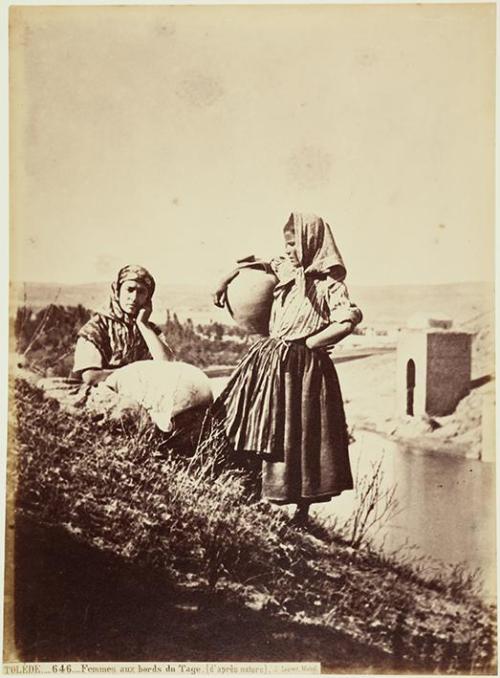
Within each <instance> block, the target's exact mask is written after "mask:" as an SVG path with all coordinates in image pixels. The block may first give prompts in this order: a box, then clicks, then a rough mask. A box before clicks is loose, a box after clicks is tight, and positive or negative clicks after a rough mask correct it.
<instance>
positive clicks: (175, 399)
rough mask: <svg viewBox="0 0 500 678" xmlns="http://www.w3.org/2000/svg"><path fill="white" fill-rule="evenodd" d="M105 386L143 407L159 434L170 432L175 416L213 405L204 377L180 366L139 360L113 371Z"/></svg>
mask: <svg viewBox="0 0 500 678" xmlns="http://www.w3.org/2000/svg"><path fill="white" fill-rule="evenodd" d="M104 383H105V385H106V386H107V387H108V388H111V389H112V390H113V391H115V392H116V393H118V394H119V395H120V396H122V397H124V398H125V399H127V400H134V401H135V402H137V403H138V404H139V405H141V406H142V407H144V409H145V410H147V412H148V413H149V416H150V417H151V419H152V420H153V421H154V423H155V424H156V425H157V426H158V428H159V429H161V430H162V431H170V430H171V429H172V417H174V416H175V415H176V414H179V413H180V412H184V411H185V410H188V409H191V408H192V407H197V406H199V405H210V404H211V403H212V401H213V395H212V389H211V387H210V380H209V378H208V377H207V375H206V374H205V373H204V372H203V371H202V370H200V369H199V368H198V367H195V366H194V365H189V364H188V363H182V362H167V361H163V360H141V361H138V362H135V363H131V364H130V365H125V366H124V367H120V368H119V369H117V370H114V372H112V374H110V375H109V377H108V378H107V379H106V381H105V382H104Z"/></svg>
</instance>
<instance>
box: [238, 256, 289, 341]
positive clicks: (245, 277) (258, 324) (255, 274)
mask: <svg viewBox="0 0 500 678" xmlns="http://www.w3.org/2000/svg"><path fill="white" fill-rule="evenodd" d="M277 282H278V279H277V278H276V276H275V275H274V273H268V272H266V271H264V270H263V269H262V267H259V266H258V265H256V266H255V267H252V266H246V267H244V268H241V269H240V272H239V274H238V275H237V276H236V278H235V279H234V280H233V281H232V282H231V283H230V284H229V286H228V289H227V294H226V305H227V308H228V310H229V312H230V314H231V316H232V317H233V319H234V321H235V322H236V324H237V325H239V326H240V327H241V328H242V329H244V330H246V331H247V332H250V333H251V334H260V335H262V336H267V335H268V334H269V316H270V313H271V306H272V303H273V290H274V288H275V286H276V283H277Z"/></svg>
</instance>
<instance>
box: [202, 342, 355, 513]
mask: <svg viewBox="0 0 500 678" xmlns="http://www.w3.org/2000/svg"><path fill="white" fill-rule="evenodd" d="M212 411H213V414H214V416H215V417H216V418H217V419H219V420H220V419H222V421H223V422H224V428H225V431H226V435H227V437H228V439H229V441H230V443H231V445H232V447H233V448H234V449H235V450H237V451H246V452H253V453H256V454H258V455H259V456H261V457H262V460H263V464H262V495H263V497H266V498H267V499H269V500H270V501H273V502H277V503H292V502H293V503H295V502H298V501H300V500H309V501H311V502H317V501H327V500H328V499H331V497H333V496H335V495H338V494H340V492H342V491H343V490H349V489H352V487H353V482H352V474H351V468H350V464H349V455H348V433H347V427H346V421H345V414H344V406H343V402H342V394H341V392H340V386H339V381H338V377H337V372H336V370H335V367H334V365H333V363H332V361H331V360H330V358H329V356H328V354H327V353H326V352H325V351H321V350H319V351H311V350H310V349H308V348H307V347H306V346H305V345H303V344H300V343H291V342H285V341H282V340H280V339H274V338H272V337H266V338H264V339H261V340H259V341H258V342H257V343H256V344H254V346H253V347H252V348H251V349H250V351H249V352H248V354H247V355H246V356H245V357H244V358H243V360H242V361H241V363H240V364H239V365H238V367H237V368H236V370H235V372H234V373H233V375H232V376H231V378H230V380H229V382H228V384H227V386H226V388H225V389H224V391H223V392H222V393H221V394H220V396H219V397H218V398H217V400H216V401H215V403H214V405H213V409H212Z"/></svg>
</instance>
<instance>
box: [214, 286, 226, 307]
mask: <svg viewBox="0 0 500 678" xmlns="http://www.w3.org/2000/svg"><path fill="white" fill-rule="evenodd" d="M226 295H227V285H221V286H219V287H218V288H217V289H216V290H215V292H213V293H212V299H213V302H214V304H215V305H216V306H218V307H219V308H224V306H225V303H226Z"/></svg>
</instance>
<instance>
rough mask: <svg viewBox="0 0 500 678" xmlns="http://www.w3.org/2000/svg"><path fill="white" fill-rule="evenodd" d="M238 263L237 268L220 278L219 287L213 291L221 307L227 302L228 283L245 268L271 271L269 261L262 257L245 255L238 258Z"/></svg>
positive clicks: (214, 297) (217, 303) (213, 295)
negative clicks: (242, 257)
mask: <svg viewBox="0 0 500 678" xmlns="http://www.w3.org/2000/svg"><path fill="white" fill-rule="evenodd" d="M237 264H238V266H237V267H236V268H233V270H232V271H230V272H229V273H227V274H226V275H225V276H224V277H223V278H222V279H221V280H220V282H219V284H218V285H217V288H216V289H215V290H214V291H213V292H212V299H213V302H214V304H215V305H216V306H218V307H219V308H224V304H225V303H226V292H227V288H228V285H229V283H231V282H232V281H233V280H234V279H235V278H236V276H237V275H238V274H239V272H240V271H241V270H242V269H243V268H261V269H262V270H264V271H267V272H270V271H271V266H270V264H269V262H267V261H263V260H262V259H257V258H256V257H255V256H253V255H252V256H249V257H245V258H244V259H238V261H237Z"/></svg>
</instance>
